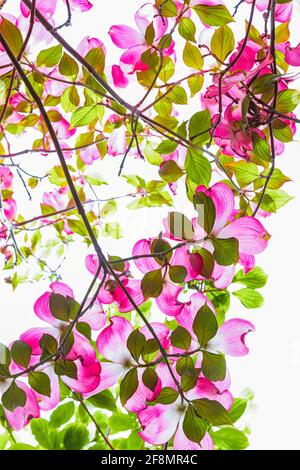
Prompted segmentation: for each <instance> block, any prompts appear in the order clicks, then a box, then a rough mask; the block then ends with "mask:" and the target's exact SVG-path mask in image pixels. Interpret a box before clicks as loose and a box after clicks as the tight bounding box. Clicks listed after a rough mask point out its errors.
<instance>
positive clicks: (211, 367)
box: [202, 351, 226, 382]
mask: <svg viewBox="0 0 300 470" xmlns="http://www.w3.org/2000/svg"><path fill="white" fill-rule="evenodd" d="M202 372H203V374H204V375H205V377H206V378H207V379H209V380H212V381H213V382H217V381H218V380H224V379H225V376H226V361H225V358H224V356H223V355H222V354H212V353H210V352H208V351H203V361H202Z"/></svg>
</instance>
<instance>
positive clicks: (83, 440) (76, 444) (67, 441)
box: [64, 424, 89, 450]
mask: <svg viewBox="0 0 300 470" xmlns="http://www.w3.org/2000/svg"><path fill="white" fill-rule="evenodd" d="M88 442H89V432H88V430H87V428H86V426H85V425H84V424H70V425H69V426H68V427H67V428H66V430H65V434H64V446H65V448H66V449H67V450H81V449H83V448H84V447H85V446H86V445H87V444H88Z"/></svg>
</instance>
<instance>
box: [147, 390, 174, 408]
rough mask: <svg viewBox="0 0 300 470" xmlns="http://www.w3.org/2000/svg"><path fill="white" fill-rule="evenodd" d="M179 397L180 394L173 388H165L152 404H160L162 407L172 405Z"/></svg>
mask: <svg viewBox="0 0 300 470" xmlns="http://www.w3.org/2000/svg"><path fill="white" fill-rule="evenodd" d="M178 396H179V394H178V392H177V391H176V390H174V389H173V388H171V387H164V388H162V389H161V392H160V394H159V395H158V397H156V399H155V400H154V401H153V402H151V404H157V403H160V404H162V405H171V403H174V401H176V400H177V398H178Z"/></svg>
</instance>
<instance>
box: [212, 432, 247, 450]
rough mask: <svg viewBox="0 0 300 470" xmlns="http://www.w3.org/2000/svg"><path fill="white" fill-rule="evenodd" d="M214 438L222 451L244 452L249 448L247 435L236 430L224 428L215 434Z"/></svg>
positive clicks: (213, 434)
mask: <svg viewBox="0 0 300 470" xmlns="http://www.w3.org/2000/svg"><path fill="white" fill-rule="evenodd" d="M212 438H213V440H214V443H215V445H216V446H217V447H218V448H219V449H220V450H244V449H246V448H247V447H248V446H249V441H248V438H247V436H246V435H245V433H243V432H242V431H239V430H238V429H234V428H223V429H220V430H219V431H216V432H213V433H212Z"/></svg>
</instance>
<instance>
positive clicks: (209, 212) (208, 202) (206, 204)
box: [193, 191, 216, 235]
mask: <svg viewBox="0 0 300 470" xmlns="http://www.w3.org/2000/svg"><path fill="white" fill-rule="evenodd" d="M193 204H194V207H195V209H196V211H197V213H198V218H197V222H198V224H199V225H200V227H202V228H204V230H205V232H206V233H207V235H209V234H210V233H211V231H212V229H213V226H214V223H215V220H216V208H215V205H214V203H213V200H212V199H211V198H210V197H209V196H207V195H206V194H205V193H204V192H203V191H199V192H197V193H196V194H195V195H194V197H193Z"/></svg>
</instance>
